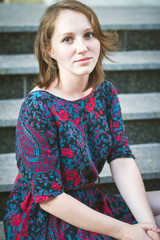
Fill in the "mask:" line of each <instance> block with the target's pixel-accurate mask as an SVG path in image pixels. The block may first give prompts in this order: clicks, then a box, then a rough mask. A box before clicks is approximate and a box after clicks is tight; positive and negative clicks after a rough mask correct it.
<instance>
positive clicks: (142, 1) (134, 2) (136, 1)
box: [43, 0, 160, 7]
mask: <svg viewBox="0 0 160 240" xmlns="http://www.w3.org/2000/svg"><path fill="white" fill-rule="evenodd" d="M80 1H81V2H83V3H85V4H87V5H90V6H123V7H124V6H126V7H128V6H133V7H134V6H135V7H136V6H148V7H150V6H160V0H80ZM43 2H45V3H47V4H52V3H54V2H56V0H43Z"/></svg>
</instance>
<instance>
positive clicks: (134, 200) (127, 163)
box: [110, 158, 155, 224]
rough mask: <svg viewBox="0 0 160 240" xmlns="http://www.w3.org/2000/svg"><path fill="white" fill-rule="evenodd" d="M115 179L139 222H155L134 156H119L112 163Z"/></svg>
mask: <svg viewBox="0 0 160 240" xmlns="http://www.w3.org/2000/svg"><path fill="white" fill-rule="evenodd" d="M110 167H111V172H112V176H113V179H114V181H115V183H116V185H117V187H118V189H119V191H120V193H121V195H122V196H123V198H124V200H125V201H126V203H127V205H128V207H129V208H130V210H131V212H132V214H133V215H134V217H135V219H136V220H137V222H139V223H140V222H148V223H154V224H155V218H154V215H153V213H152V210H151V208H150V205H149V203H148V200H147V197H146V192H145V188H144V184H143V181H142V177H141V174H140V172H139V169H138V167H137V165H136V162H135V160H134V159H132V158H130V159H129V158H118V159H116V160H113V161H112V162H111V163H110Z"/></svg>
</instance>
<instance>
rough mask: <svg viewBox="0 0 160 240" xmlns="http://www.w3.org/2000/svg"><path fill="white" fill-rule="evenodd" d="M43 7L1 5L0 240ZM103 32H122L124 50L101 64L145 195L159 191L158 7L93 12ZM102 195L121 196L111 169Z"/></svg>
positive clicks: (104, 177) (103, 175)
mask: <svg viewBox="0 0 160 240" xmlns="http://www.w3.org/2000/svg"><path fill="white" fill-rule="evenodd" d="M46 7H47V6H46V5H44V4H22V5H21V4H13V5H12V4H3V3H1V4H0V199H1V204H0V221H1V222H0V240H2V239H4V236H3V224H2V219H3V214H4V207H5V202H6V200H7V197H8V194H9V192H10V190H11V189H12V186H13V182H14V179H15V176H16V174H17V169H16V161H15V154H14V151H15V127H16V122H17V117H18V112H19V109H20V105H21V103H22V100H23V98H24V97H25V95H26V93H28V92H29V91H30V90H31V89H32V88H33V86H32V82H33V81H35V80H37V78H38V64H37V61H36V59H35V57H34V55H33V42H34V37H35V33H36V30H37V27H38V22H39V19H40V17H41V15H42V14H43V12H44V10H45V8H46ZM93 8H94V10H95V12H96V13H97V15H98V17H99V19H100V23H101V26H102V28H103V30H115V29H116V30H118V32H119V35H120V39H121V41H122V51H119V52H117V53H114V54H113V57H112V59H113V60H115V61H116V63H111V62H108V61H104V62H103V67H104V70H105V72H106V79H107V80H109V81H111V82H112V83H113V84H114V85H115V87H116V88H117V90H118V93H119V99H120V102H121V107H122V113H123V119H124V122H125V126H126V131H127V135H128V138H129V140H130V144H131V148H132V150H133V153H134V154H135V156H136V161H137V164H138V165H139V168H140V171H141V173H142V177H143V179H144V182H145V186H146V189H147V190H156V189H160V161H159V158H160V14H159V12H160V7H152V8H145V7H143V8H141V7H138V8H136V7H132V8H129V7H120V8H116V7H114V8H113V7H93ZM100 179H101V184H100V188H101V190H103V191H105V192H117V189H116V187H115V185H114V183H113V180H112V177H111V173H110V170H109V167H108V164H106V165H105V166H104V169H103V171H102V173H101V174H100Z"/></svg>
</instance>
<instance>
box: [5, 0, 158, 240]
mask: <svg viewBox="0 0 160 240" xmlns="http://www.w3.org/2000/svg"><path fill="white" fill-rule="evenodd" d="M116 41H117V35H116V34H109V33H104V32H103V31H102V30H101V28H100V25H99V22H98V19H97V17H96V15H95V13H94V12H93V11H92V10H91V9H90V8H89V7H88V6H86V5H84V4H82V3H80V2H78V1H75V0H66V1H62V2H59V3H57V4H54V5H52V6H51V7H49V8H48V9H47V11H46V12H45V14H44V16H43V18H42V21H41V24H40V27H39V30H38V33H37V36H36V41H35V53H36V55H37V58H38V61H39V67H40V80H39V81H38V82H37V84H36V85H37V86H36V87H35V88H34V89H33V91H32V92H30V93H29V94H28V95H27V96H26V98H25V100H24V102H23V104H22V107H21V110H20V114H19V118H18V124H17V132H16V159H17V165H18V169H19V174H18V176H17V178H16V181H15V185H14V188H13V190H12V192H11V194H10V198H9V200H8V202H7V207H6V214H5V218H4V223H5V233H6V239H16V240H18V239H22V240H24V239H26V240H29V239H30V240H31V239H32V240H36V239H44V240H45V239H52V240H53V239H56V240H59V239H60V240H61V239H62V240H63V239H64V240H66V239H68V240H72V239H73V240H76V239H77V240H78V239H88V240H89V239H96V240H102V239H121V240H122V239H123V240H125V239H131V240H142V239H143V240H150V239H153V240H158V239H160V238H159V236H158V233H159V232H160V230H159V229H158V227H157V226H158V224H160V223H158V221H159V220H158V218H159V216H158V215H159V214H160V201H158V198H159V199H160V194H159V192H154V193H150V194H148V195H147V196H148V198H147V196H146V193H145V190H144V185H143V182H142V178H141V176H140V173H139V170H138V168H137V166H136V164H135V161H134V157H133V155H132V153H131V150H130V147H129V144H128V141H127V137H126V135H125V129H124V125H123V122H122V116H121V110H120V104H119V101H118V97H117V92H116V89H115V87H114V86H113V85H112V84H111V83H110V82H108V81H104V80H103V78H104V73H103V70H102V59H103V57H107V58H108V53H107V51H109V50H114V49H116V47H115V46H114V44H115V43H116ZM106 161H108V163H109V164H110V167H111V171H112V175H113V178H114V180H115V183H116V185H117V187H118V188H119V191H120V193H121V195H122V196H121V195H111V194H107V195H104V194H103V193H102V192H101V191H100V190H98V189H97V188H96V187H95V186H94V183H95V181H96V180H97V178H98V174H99V173H100V171H101V170H102V168H103V166H104V163H105V162H106ZM122 197H123V198H122ZM155 198H156V201H154V199H155ZM148 200H149V202H150V204H149V202H148ZM151 208H152V209H151ZM154 215H157V223H156V219H155V217H154ZM128 223H130V224H128Z"/></svg>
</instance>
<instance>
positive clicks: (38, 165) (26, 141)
mask: <svg viewBox="0 0 160 240" xmlns="http://www.w3.org/2000/svg"><path fill="white" fill-rule="evenodd" d="M48 104H49V103H48V101H47V100H46V99H42V98H38V97H37V98H35V97H34V94H33V95H32V94H31V96H30V97H28V98H26V100H25V101H24V103H23V104H22V107H21V110H20V114H19V118H18V124H17V129H16V159H17V166H18V168H19V171H20V173H21V174H22V176H23V179H24V181H25V182H26V183H27V184H28V187H29V189H30V191H31V192H32V195H33V199H34V201H35V202H36V203H38V202H42V201H45V200H49V199H50V198H53V197H55V196H57V195H59V194H61V193H62V192H63V184H62V179H61V171H60V156H59V149H58V143H57V137H58V132H57V127H56V122H55V120H54V115H53V113H52V112H51V111H50V107H49V106H48Z"/></svg>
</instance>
